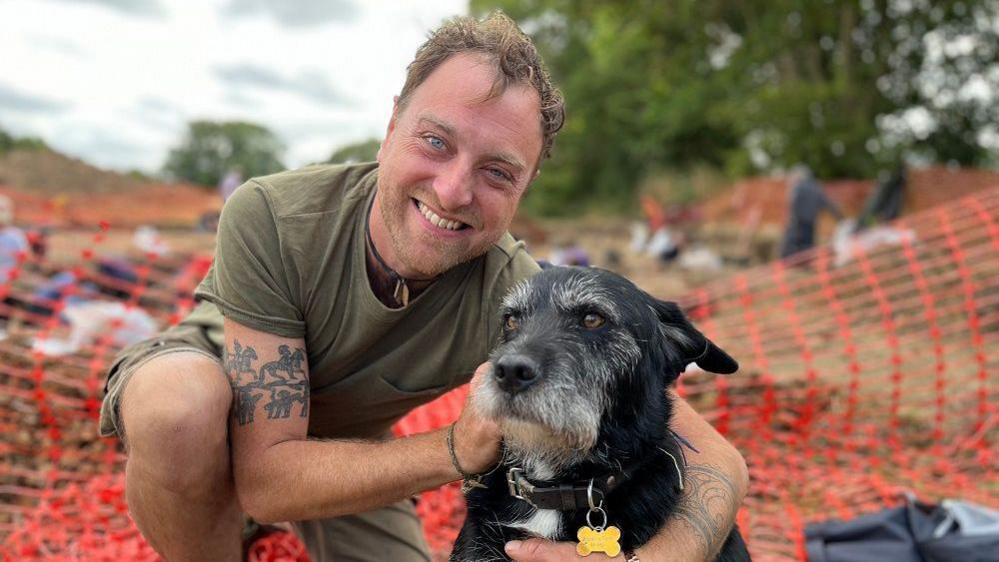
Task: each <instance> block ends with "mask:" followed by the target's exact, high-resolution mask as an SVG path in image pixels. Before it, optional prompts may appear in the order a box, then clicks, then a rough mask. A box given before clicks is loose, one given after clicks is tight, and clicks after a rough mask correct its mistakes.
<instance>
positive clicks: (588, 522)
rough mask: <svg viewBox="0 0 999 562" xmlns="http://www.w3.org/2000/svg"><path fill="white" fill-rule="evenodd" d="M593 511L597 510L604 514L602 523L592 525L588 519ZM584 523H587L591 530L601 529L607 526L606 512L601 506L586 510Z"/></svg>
mask: <svg viewBox="0 0 999 562" xmlns="http://www.w3.org/2000/svg"><path fill="white" fill-rule="evenodd" d="M594 512H599V513H600V515H603V516H604V522H603V524H601V525H594V524H593V522H592V521H590V517H591V516H592V515H593V513H594ZM586 524H587V525H589V526H590V528H591V529H593V530H595V531H603V530H604V529H606V528H607V512H606V511H604V510H603V508H602V507H595V508H593V509H591V510H589V511H587V512H586Z"/></svg>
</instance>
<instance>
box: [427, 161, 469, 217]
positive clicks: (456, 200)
mask: <svg viewBox="0 0 999 562" xmlns="http://www.w3.org/2000/svg"><path fill="white" fill-rule="evenodd" d="M433 186H434V192H435V193H436V194H437V201H438V202H439V203H440V205H441V208H442V210H444V211H457V210H458V209H461V208H463V207H467V206H468V205H470V204H471V203H472V174H471V171H470V169H469V167H468V166H467V165H466V164H462V163H461V162H460V159H455V160H454V161H452V162H451V163H449V165H448V166H446V167H445V168H444V169H443V170H441V173H440V174H438V175H437V178H436V179H435V180H434V183H433Z"/></svg>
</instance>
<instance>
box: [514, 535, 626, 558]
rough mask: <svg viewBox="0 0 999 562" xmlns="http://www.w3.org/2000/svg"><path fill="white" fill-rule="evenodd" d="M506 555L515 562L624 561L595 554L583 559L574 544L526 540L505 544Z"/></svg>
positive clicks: (621, 556) (619, 556)
mask: <svg viewBox="0 0 999 562" xmlns="http://www.w3.org/2000/svg"><path fill="white" fill-rule="evenodd" d="M505 550H506V555H507V556H509V557H510V558H512V559H513V560H514V561H515V562H566V561H572V560H580V561H583V560H585V561H586V562H607V561H608V560H616V561H619V562H623V561H624V555H621V554H619V555H617V556H615V557H614V558H610V557H608V556H607V555H606V554H603V553H599V552H595V553H593V554H591V555H589V556H586V557H585V558H584V557H582V556H580V555H579V554H577V553H576V543H572V542H552V541H546V540H544V539H527V540H525V541H510V542H508V543H506V548H505Z"/></svg>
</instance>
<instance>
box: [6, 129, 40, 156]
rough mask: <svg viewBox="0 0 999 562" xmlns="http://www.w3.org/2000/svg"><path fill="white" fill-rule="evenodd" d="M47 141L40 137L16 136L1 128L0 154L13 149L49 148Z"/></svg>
mask: <svg viewBox="0 0 999 562" xmlns="http://www.w3.org/2000/svg"><path fill="white" fill-rule="evenodd" d="M47 148H48V145H46V144H45V141H43V140H42V139H40V138H38V137H15V136H14V135H11V134H10V133H8V132H7V131H5V130H3V129H0V154H3V153H5V152H9V151H11V150H42V149H47Z"/></svg>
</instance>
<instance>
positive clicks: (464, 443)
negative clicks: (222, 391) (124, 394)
mask: <svg viewBox="0 0 999 562" xmlns="http://www.w3.org/2000/svg"><path fill="white" fill-rule="evenodd" d="M225 339H226V350H225V351H226V361H225V365H226V376H227V377H229V382H230V385H231V386H232V388H233V400H234V403H233V408H232V416H231V421H230V435H231V442H232V466H233V476H234V479H235V482H236V492H237V495H238V497H239V501H240V505H241V506H242V507H243V509H244V510H245V511H246V513H247V514H249V515H250V516H252V517H253V518H254V519H256V520H257V521H259V522H262V523H271V522H276V521H295V520H303V519H316V518H326V517H335V516H337V515H343V514H347V513H358V512H362V511H366V510H370V509H374V508H376V507H380V506H384V505H388V504H390V503H393V502H395V501H398V500H400V499H403V498H406V497H409V496H411V495H413V494H416V493H418V492H421V491H423V490H427V489H431V488H435V487H438V486H440V485H442V484H444V483H447V482H451V481H454V480H457V479H458V478H459V475H458V473H457V472H456V471H455V469H454V467H453V466H452V464H451V459H450V456H449V454H448V451H447V447H446V444H445V443H446V442H445V431H444V430H439V431H434V432H430V433H424V434H420V435H414V436H412V437H408V438H404V439H395V440H391V441H386V442H378V443H370V442H360V441H317V440H308V439H307V430H308V419H309V418H308V409H307V404H308V401H309V394H308V393H309V391H308V389H309V385H308V365H307V361H305V360H304V351H305V344H304V341H303V340H301V339H293V338H284V337H279V336H275V335H271V334H267V333H264V332H260V331H257V330H253V329H250V328H248V327H246V326H243V325H241V324H239V323H237V322H234V321H231V320H228V319H227V320H226V321H225ZM237 343H238V347H237ZM282 346H286V347H285V348H284V349H282ZM251 350H252V351H251ZM282 351H283V352H284V353H282ZM296 352H301V353H302V355H301V356H300V357H301V358H302V359H301V361H300V362H299V363H297V364H296V363H295V362H294V361H289V360H288V359H287V358H288V357H292V358H293V357H294V354H295V353H296ZM282 358H285V361H284V363H282V362H281V360H282ZM268 364H270V365H271V367H270V368H268V367H265V365H268ZM282 365H293V366H294V368H292V369H285V368H279V367H281V366H282ZM480 370H481V369H480ZM468 410H469V409H468V408H466V411H465V412H463V413H462V417H461V419H459V421H458V425H457V426H456V432H455V433H456V437H455V447H456V452H457V455H458V458H459V461H460V462H461V463H462V468H463V469H465V470H466V471H469V472H478V471H481V470H483V469H484V468H486V467H488V466H490V465H491V464H492V463H494V462H495V461H496V460H497V457H498V448H499V430H498V428H497V427H496V426H495V425H494V424H491V423H489V422H484V421H480V420H478V419H477V418H474V417H473V416H472V415H471V414H470V413H469V411H468ZM342 415H344V416H349V415H351V413H350V412H342ZM466 464H467V466H466Z"/></svg>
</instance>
